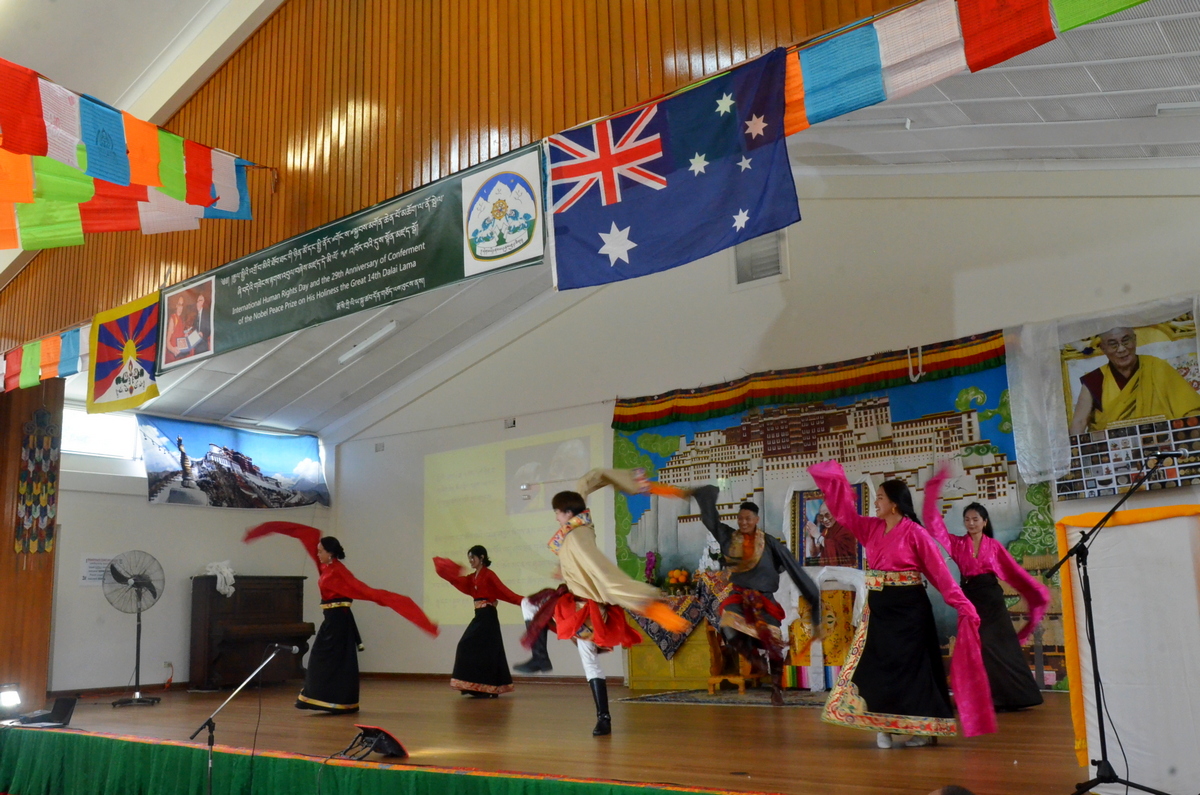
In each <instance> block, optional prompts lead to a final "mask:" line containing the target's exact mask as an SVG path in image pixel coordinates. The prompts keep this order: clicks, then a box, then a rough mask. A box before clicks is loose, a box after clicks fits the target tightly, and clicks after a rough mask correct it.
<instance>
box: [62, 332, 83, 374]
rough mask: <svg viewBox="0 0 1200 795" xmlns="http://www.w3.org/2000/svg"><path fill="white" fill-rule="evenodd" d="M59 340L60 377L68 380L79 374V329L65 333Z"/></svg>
mask: <svg viewBox="0 0 1200 795" xmlns="http://www.w3.org/2000/svg"><path fill="white" fill-rule="evenodd" d="M59 340H60V347H59V355H58V377H59V378H66V377H67V376H69V375H75V373H78V372H79V329H77V328H73V329H71V330H70V331H64V332H63V333H62V334H61V335H60V336H59Z"/></svg>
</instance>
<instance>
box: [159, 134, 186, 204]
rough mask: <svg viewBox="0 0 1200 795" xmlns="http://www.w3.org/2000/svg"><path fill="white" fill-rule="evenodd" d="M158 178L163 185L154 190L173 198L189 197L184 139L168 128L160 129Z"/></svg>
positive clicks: (182, 198)
mask: <svg viewBox="0 0 1200 795" xmlns="http://www.w3.org/2000/svg"><path fill="white" fill-rule="evenodd" d="M158 151H159V160H158V178H159V179H161V180H162V187H161V188H155V189H154V190H157V191H159V192H160V193H165V194H166V195H168V196H170V197H171V198H172V199H178V200H179V201H185V200H186V199H187V174H186V172H185V171H184V166H183V139H182V138H180V137H179V136H178V135H176V134H175V133H169V132H167V131H166V130H163V129H160V130H159V131H158Z"/></svg>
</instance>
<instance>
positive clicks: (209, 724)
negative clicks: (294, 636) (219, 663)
mask: <svg viewBox="0 0 1200 795" xmlns="http://www.w3.org/2000/svg"><path fill="white" fill-rule="evenodd" d="M281 651H283V649H281V648H279V647H278V646H276V648H275V649H274V650H273V651H272V652H271V656H270V657H268V658H267V659H265V660H263V662H262V665H260V666H258V667H257V668H255V669H254V670H253V671H252V672H251V673H250V675H249V676H247V677H246V681H244V682H242V683H241V684H240V685H238V686H237V689H236V690H234V691H233V692H232V693H230V694H229V698H227V699H225V703H224V704H222V705H221V706H219V707H217V708H216V709H215V710H213V714H211V715H209V716H208V718H207V719H206V720H205V721H204V723H201V724H200V727H199V728H198V729H196V731H194V732H192V736H191V737H189V738H188V739H189V740H194V739H196V735H197V734H199V733H200V732H202V731H204V730H205V729H208V781H207V786H206V788H205V792H206V793H207V795H212V773H213V739H214V738H213V733H214V732H215V731H216V730H217V724H216V723H215V722H214V721H213V718H215V717H217V713H218V712H220V711H221V710H223V709H225V707H226V705H227V704H229V702H230V701H233V699H234V696H236V695H237V694H238V693H240V692H242V688H244V687H245V686H246V685H248V684H250V680H251V679H253V678H254V677H256V676H258V672H259V671H261V670H262V669H264V668H266V667H267V666H268V665H270V664H271V660H274V659H275V656H276V655H278V654H279V652H281Z"/></svg>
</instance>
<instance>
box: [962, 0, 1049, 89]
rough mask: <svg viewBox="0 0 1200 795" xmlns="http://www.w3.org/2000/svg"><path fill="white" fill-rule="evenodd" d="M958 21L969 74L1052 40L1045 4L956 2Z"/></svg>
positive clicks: (1036, 0) (1030, 0)
mask: <svg viewBox="0 0 1200 795" xmlns="http://www.w3.org/2000/svg"><path fill="white" fill-rule="evenodd" d="M958 17H959V21H960V22H962V31H963V43H964V48H965V49H966V53H967V66H968V67H969V68H970V69H971V71H972V72H978V71H979V70H980V69H987V68H988V67H989V66H995V65H996V64H998V63H1001V62H1003V61H1007V60H1008V59H1009V58H1015V57H1016V56H1018V55H1020V54H1021V53H1023V52H1026V51H1028V50H1032V49H1033V48H1034V47H1040V46H1041V45H1043V44H1045V43H1046V42H1048V41H1052V40H1053V39H1054V26H1053V25H1052V24H1051V22H1050V4H1049V3H1048V2H1046V0H958Z"/></svg>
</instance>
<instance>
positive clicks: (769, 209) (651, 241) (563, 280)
mask: <svg viewBox="0 0 1200 795" xmlns="http://www.w3.org/2000/svg"><path fill="white" fill-rule="evenodd" d="M793 57H794V56H793ZM785 69H786V56H785V54H784V51H783V50H782V49H779V50H775V51H774V52H772V53H769V54H767V55H765V56H763V57H761V58H759V59H757V60H754V61H751V62H750V63H748V64H745V65H744V66H740V67H738V68H736V69H733V70H731V71H729V72H726V73H724V74H722V75H718V76H717V77H714V78H712V79H711V80H708V81H706V82H704V83H702V84H701V85H698V86H695V87H693V88H690V89H687V90H686V91H682V92H680V93H678V94H676V95H674V96H671V97H668V98H666V99H664V100H661V101H659V102H656V103H654V104H653V105H650V106H648V107H645V108H639V109H637V110H632V111H629V112H627V113H624V114H621V115H619V116H616V117H613V118H608V119H603V120H601V121H598V122H596V123H595V124H590V125H587V126H584V127H577V128H575V129H573V130H567V131H566V132H562V133H559V134H558V135H554V136H551V137H550V138H548V139H546V144H545V146H546V162H547V164H548V165H547V171H548V182H549V188H550V199H549V201H547V204H549V205H550V207H551V209H552V210H553V212H552V214H551V216H550V218H551V221H552V226H553V234H554V252H555V253H554V260H555V263H554V279H555V281H554V283H555V286H556V287H557V288H558V289H560V290H565V289H571V288H573V287H590V286H592V285H597V284H606V283H608V282H615V281H620V280H622V279H632V278H634V277H637V276H645V275H647V274H649V273H657V272H658V271H664V270H667V269H668V268H674V267H676V266H679V265H683V264H684V263H687V262H692V261H693V260H697V259H700V258H701V257H705V256H708V255H709V254H713V253H715V252H717V251H721V250H723V249H726V248H729V247H730V246H735V245H737V244H738V243H741V242H743V241H745V240H749V239H750V238H753V237H758V236H759V235H765V234H767V233H769V232H774V231H775V230H777V229H782V228H783V227H785V226H788V225H790V224H794V223H796V222H797V221H799V220H800V208H799V206H798V204H797V202H796V186H795V184H794V183H793V181H792V169H791V165H790V164H789V162H788V155H787V143H786V139H785V138H784V136H783V126H784V125H783V120H784V110H785V103H784V77H785ZM592 188H596V190H592Z"/></svg>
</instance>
